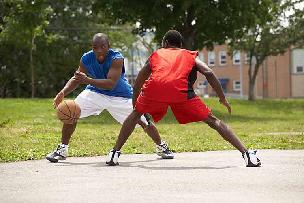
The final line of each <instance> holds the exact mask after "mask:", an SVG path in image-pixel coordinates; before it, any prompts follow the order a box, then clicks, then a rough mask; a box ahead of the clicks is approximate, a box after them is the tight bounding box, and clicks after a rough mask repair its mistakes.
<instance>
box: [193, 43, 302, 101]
mask: <svg viewBox="0 0 304 203" xmlns="http://www.w3.org/2000/svg"><path fill="white" fill-rule="evenodd" d="M199 56H200V58H201V59H202V60H203V61H204V62H205V63H207V64H208V65H209V67H210V68H212V69H213V70H214V72H215V73H216V75H217V76H218V78H219V80H220V82H221V85H222V87H223V89H224V92H225V93H226V94H227V96H232V97H244V98H246V97H247V96H248V83H249V82H248V69H249V67H248V61H249V58H248V57H247V54H246V53H241V52H239V51H235V52H234V54H233V56H230V55H228V47H227V46H226V45H215V46H214V49H213V51H208V50H206V49H203V50H202V51H200V55H199ZM196 92H197V93H198V94H200V95H211V96H213V95H215V92H214V91H213V90H212V88H211V86H210V85H209V84H208V82H207V81H206V78H205V77H204V76H202V75H201V74H198V79H197V82H196ZM255 93H256V96H257V98H296V97H304V49H298V48H296V49H288V50H287V51H286V52H285V53H284V54H282V55H278V56H271V57H268V58H267V59H266V60H265V62H264V63H263V64H262V66H261V67H260V69H259V72H258V75H257V79H256V85H255Z"/></svg>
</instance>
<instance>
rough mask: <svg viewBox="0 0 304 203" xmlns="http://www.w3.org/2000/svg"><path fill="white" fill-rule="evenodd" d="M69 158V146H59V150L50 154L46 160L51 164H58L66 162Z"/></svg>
mask: <svg viewBox="0 0 304 203" xmlns="http://www.w3.org/2000/svg"><path fill="white" fill-rule="evenodd" d="M67 156H68V146H67V145H64V144H59V145H58V146H57V149H56V150H55V151H53V152H52V153H49V154H48V155H47V156H46V157H45V158H46V159H47V160H49V161H50V162H53V163H57V162H58V161H59V160H65V159H66V157H67Z"/></svg>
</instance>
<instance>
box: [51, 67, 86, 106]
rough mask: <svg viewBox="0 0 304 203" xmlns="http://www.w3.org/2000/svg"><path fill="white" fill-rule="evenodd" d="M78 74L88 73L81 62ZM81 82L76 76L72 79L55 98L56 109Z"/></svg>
mask: <svg viewBox="0 0 304 203" xmlns="http://www.w3.org/2000/svg"><path fill="white" fill-rule="evenodd" d="M76 72H82V73H84V74H85V73H86V69H85V68H84V66H83V64H82V63H81V62H80V64H79V67H78V69H77V71H76ZM79 84H80V82H79V81H77V80H76V79H75V75H74V76H73V77H71V79H70V80H69V81H68V82H67V83H66V84H65V86H64V87H63V88H62V90H60V92H58V94H57V95H56V97H55V98H54V102H53V105H54V107H55V108H56V107H57V106H58V105H59V104H60V103H61V102H62V100H63V99H64V97H65V96H66V95H68V94H70V93H71V92H73V91H74V90H75V89H76V88H77V87H78V86H79Z"/></svg>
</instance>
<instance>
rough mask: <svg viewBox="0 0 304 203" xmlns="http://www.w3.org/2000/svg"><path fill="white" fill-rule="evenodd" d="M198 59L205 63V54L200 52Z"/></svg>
mask: <svg viewBox="0 0 304 203" xmlns="http://www.w3.org/2000/svg"><path fill="white" fill-rule="evenodd" d="M198 58H199V59H200V60H201V61H202V62H205V57H204V53H203V52H199V53H198Z"/></svg>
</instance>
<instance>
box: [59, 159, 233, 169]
mask: <svg viewBox="0 0 304 203" xmlns="http://www.w3.org/2000/svg"><path fill="white" fill-rule="evenodd" d="M154 161H170V160H163V159H161V158H158V159H149V160H144V161H129V162H120V165H118V166H108V165H106V164H105V162H103V161H100V162H65V161H64V162H59V163H56V164H57V165H58V166H77V165H84V166H86V165H87V166H92V167H98V168H101V167H106V168H110V167H126V168H129V167H133V168H142V169H147V170H210V169H216V170H219V169H228V168H236V166H222V167H214V166H147V165H143V164H138V165H136V163H150V162H154Z"/></svg>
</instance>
